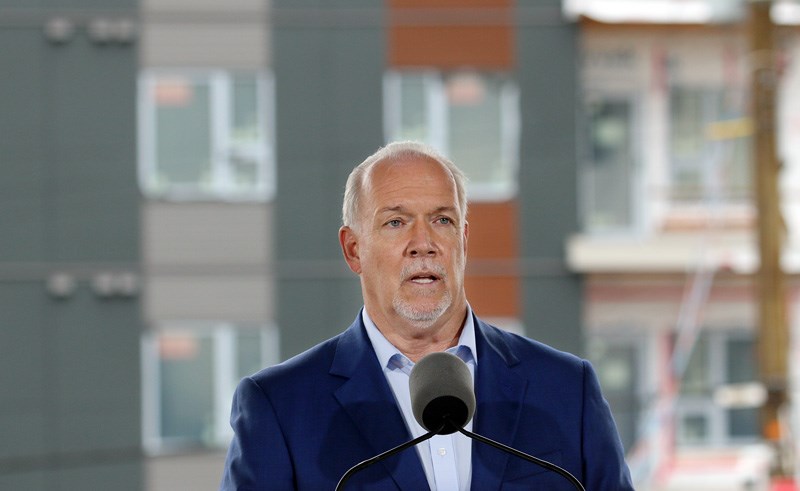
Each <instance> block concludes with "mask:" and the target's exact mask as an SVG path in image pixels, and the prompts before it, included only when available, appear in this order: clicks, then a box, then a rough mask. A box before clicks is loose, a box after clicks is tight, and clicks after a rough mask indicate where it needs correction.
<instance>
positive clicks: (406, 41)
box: [388, 0, 514, 70]
mask: <svg viewBox="0 0 800 491" xmlns="http://www.w3.org/2000/svg"><path fill="white" fill-rule="evenodd" d="M388 5H389V30H388V36H389V39H388V45H389V53H388V60H389V64H390V65H391V66H393V67H420V66H424V67H436V68H444V69H449V68H459V67H472V68H485V69H494V70H503V69H509V68H511V67H512V66H513V63H514V28H513V10H512V8H511V7H512V6H511V2H510V1H509V0H475V1H464V0H430V1H425V0H390V1H389V3H388Z"/></svg>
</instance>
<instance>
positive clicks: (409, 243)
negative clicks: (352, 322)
mask: <svg viewBox="0 0 800 491" xmlns="http://www.w3.org/2000/svg"><path fill="white" fill-rule="evenodd" d="M358 213H359V216H358V225H357V226H356V227H355V230H353V229H348V228H347V227H343V228H342V230H341V231H340V241H341V243H342V248H343V250H344V253H345V258H346V259H347V262H348V264H349V266H350V268H351V269H352V270H353V271H354V272H356V273H358V274H359V275H360V276H361V284H362V290H363V294H364V303H365V305H366V307H367V311H368V312H369V313H370V316H371V317H373V319H374V320H375V322H376V323H377V324H378V325H381V323H382V322H383V323H385V325H387V328H389V329H391V328H394V327H395V326H399V325H411V326H414V327H417V328H427V327H431V326H434V325H437V324H438V325H442V324H443V323H444V322H446V321H447V320H449V319H450V318H451V317H452V316H453V315H457V316H461V317H460V318H459V322H460V320H461V319H462V318H463V314H464V309H465V308H466V298H465V294H464V266H465V262H466V252H467V245H466V244H467V224H466V222H465V220H464V217H463V216H462V214H461V210H460V209H459V207H458V198H457V193H456V185H455V181H454V180H453V178H452V176H451V175H450V173H449V172H448V171H447V170H446V169H445V168H444V167H443V166H442V165H441V164H439V163H437V162H435V161H433V160H427V159H423V158H412V159H409V160H404V161H399V162H381V163H378V164H376V165H375V166H374V167H373V168H372V170H371V172H370V175H369V176H368V177H367V180H366V185H365V187H364V189H363V193H362V196H361V202H360V207H359V211H358Z"/></svg>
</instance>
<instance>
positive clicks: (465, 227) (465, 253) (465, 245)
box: [464, 222, 469, 257]
mask: <svg viewBox="0 0 800 491" xmlns="http://www.w3.org/2000/svg"><path fill="white" fill-rule="evenodd" d="M467 239H469V222H464V257H467V243H468V242H469V241H468V240H467Z"/></svg>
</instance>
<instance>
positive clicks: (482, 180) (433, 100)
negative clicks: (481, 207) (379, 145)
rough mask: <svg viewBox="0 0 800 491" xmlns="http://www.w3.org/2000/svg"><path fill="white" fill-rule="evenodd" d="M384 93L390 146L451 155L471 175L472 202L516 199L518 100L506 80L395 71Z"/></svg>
mask: <svg viewBox="0 0 800 491" xmlns="http://www.w3.org/2000/svg"><path fill="white" fill-rule="evenodd" d="M384 88H385V95H384V102H385V134H386V136H387V139H388V140H390V141H392V140H419V141H423V142H425V143H428V144H429V145H431V146H433V147H434V148H436V149H437V150H439V151H440V152H442V153H443V154H445V155H447V156H448V157H449V158H450V159H452V160H453V161H454V162H455V163H456V164H458V166H459V167H460V168H461V169H462V170H463V171H464V172H465V173H466V174H467V177H468V178H469V182H468V186H469V194H470V198H471V199H472V200H478V201H481V200H483V201H486V200H506V199H510V198H512V197H513V196H514V195H515V194H516V191H517V169H518V166H519V164H518V162H519V95H518V90H517V85H516V83H515V82H514V81H513V80H512V79H511V78H510V77H509V76H508V75H506V74H502V73H488V72H474V71H458V72H439V71H432V70H429V71H426V70H403V71H392V72H389V73H388V74H387V75H386V77H385V83H384Z"/></svg>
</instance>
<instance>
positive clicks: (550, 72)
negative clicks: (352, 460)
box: [0, 0, 800, 491]
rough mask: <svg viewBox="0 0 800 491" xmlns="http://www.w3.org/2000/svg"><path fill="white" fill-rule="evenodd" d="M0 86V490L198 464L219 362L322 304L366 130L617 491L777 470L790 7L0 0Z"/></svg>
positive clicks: (787, 285) (283, 333) (719, 0)
mask: <svg viewBox="0 0 800 491" xmlns="http://www.w3.org/2000/svg"><path fill="white" fill-rule="evenodd" d="M0 94H2V95H0V135H1V136H0V489H2V490H34V491H35V490H48V491H49V490H78V489H117V490H146V491H167V490H184V489H186V490H205V489H207V490H212V489H216V487H217V485H218V482H219V478H220V475H221V472H222V466H223V462H224V454H225V449H226V447H227V444H228V442H229V439H230V437H231V430H230V427H229V425H228V415H229V410H230V401H231V396H232V393H233V390H234V388H235V386H236V384H237V382H238V380H239V379H240V378H241V377H243V376H245V375H248V374H250V373H252V372H254V371H256V370H258V369H259V368H261V367H264V366H268V365H270V364H274V363H277V362H279V361H280V360H283V359H286V358H288V357H290V356H292V355H294V354H296V353H299V352H300V351H302V350H304V349H306V348H308V347H310V346H312V345H313V344H315V343H317V342H319V341H321V340H323V339H325V338H328V337H330V336H332V335H334V334H336V333H338V332H340V331H341V330H343V329H344V328H345V327H346V326H347V325H349V324H350V322H352V320H353V319H354V318H355V315H356V313H357V311H358V308H359V307H360V305H361V301H360V289H359V284H358V281H357V278H356V277H355V276H354V275H352V273H350V271H349V270H348V269H347V268H346V265H345V263H344V261H343V260H342V259H341V253H340V250H339V245H338V242H337V229H338V227H339V222H340V209H341V195H342V191H343V187H344V182H345V179H346V176H347V174H348V173H349V171H350V170H351V169H352V167H353V166H355V165H356V164H358V163H359V162H361V160H363V159H364V158H365V157H366V156H367V155H369V154H370V153H372V152H373V151H374V150H376V149H377V148H378V147H379V146H381V145H383V144H384V143H386V142H388V141H391V140H395V139H418V140H423V141H426V142H428V143H430V144H432V145H434V146H435V147H437V148H439V149H440V150H441V151H443V152H444V153H446V154H447V155H449V156H450V157H451V158H452V159H453V160H454V161H455V162H456V163H458V164H459V165H460V166H461V167H462V168H463V169H464V170H465V172H466V173H467V175H468V176H469V178H470V184H469V196H470V213H469V221H470V225H471V227H470V232H471V234H470V244H469V247H470V250H469V254H470V258H469V264H468V267H467V274H468V277H467V293H468V297H469V299H470V302H471V304H472V306H473V308H474V309H475V310H476V312H477V314H478V315H480V316H482V317H483V318H485V319H487V320H489V321H490V322H493V323H495V324H497V325H498V326H500V327H503V328H505V329H509V330H512V331H515V332H520V333H524V334H526V335H528V336H530V337H533V338H536V339H539V340H541V341H544V342H546V343H549V344H551V345H553V346H555V347H557V348H560V349H564V350H568V351H571V352H574V353H577V354H581V355H583V356H585V357H588V358H589V359H590V360H591V361H592V362H593V363H594V365H595V367H596V369H597V371H598V374H599V376H600V379H601V383H602V385H603V390H604V393H605V395H606V397H607V399H608V400H609V402H610V404H611V407H612V409H613V412H614V416H615V419H616V422H617V425H618V427H619V430H620V434H621V437H622V439H623V443H624V445H625V448H626V451H627V455H628V460H629V464H630V466H631V470H632V473H633V475H634V478H635V480H636V483H637V489H639V490H653V491H661V490H676V491H677V490H681V491H688V490H703V491H709V490H716V489H719V490H770V489H772V490H778V489H782V490H788V489H795V487H794V484H793V479H792V477H793V476H794V474H795V472H796V469H797V467H798V466H797V465H796V455H797V445H798V442H797V440H796V439H795V438H794V435H795V431H796V430H799V429H800V427H798V423H800V419H798V418H799V417H800V414H798V412H797V410H796V409H795V408H794V406H793V405H792V395H793V393H794V392H795V391H794V387H795V384H794V380H795V379H796V375H797V371H798V368H800V364H798V363H797V361H796V360H798V353H797V348H796V346H795V344H796V343H794V342H793V341H792V337H791V336H790V333H792V332H793V331H795V330H797V327H798V325H799V324H798V323H800V320H798V314H800V311H798V307H800V276H798V275H799V274H800V2H798V1H796V0H780V1H778V0H776V1H773V2H769V1H748V0H517V1H513V0H470V1H467V0H427V1H426V0H386V1H384V2H380V1H367V0H337V1H335V2H331V1H321V0H317V1H309V0H302V1H301V0H272V1H267V0H235V1H231V2H218V1H214V0H0Z"/></svg>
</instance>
